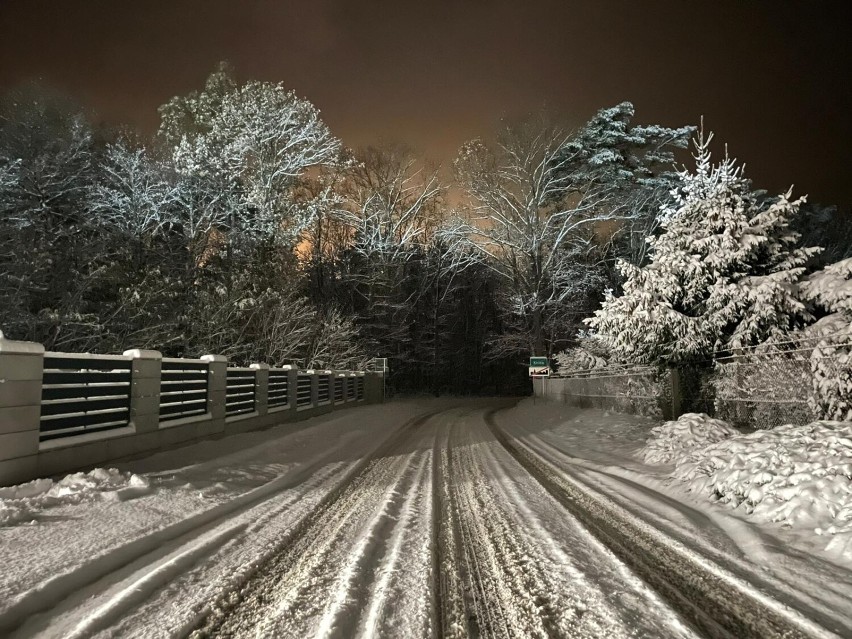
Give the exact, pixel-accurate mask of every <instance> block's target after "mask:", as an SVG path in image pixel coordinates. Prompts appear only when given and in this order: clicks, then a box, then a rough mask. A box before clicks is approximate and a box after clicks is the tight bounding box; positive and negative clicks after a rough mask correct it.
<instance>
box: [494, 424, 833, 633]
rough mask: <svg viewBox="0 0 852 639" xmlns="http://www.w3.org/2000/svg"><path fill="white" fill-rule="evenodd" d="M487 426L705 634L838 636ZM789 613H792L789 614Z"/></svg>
mask: <svg viewBox="0 0 852 639" xmlns="http://www.w3.org/2000/svg"><path fill="white" fill-rule="evenodd" d="M495 412H497V411H496V410H495V411H490V412H489V413H487V414H486V421H487V423H488V426H489V427H490V429H491V431H492V433H493V434H494V437H495V438H496V439H497V441H499V442H500V443H501V444H502V445H503V446H504V447H505V448H506V450H507V451H508V452H509V453H510V454H511V455H512V456H513V457H514V458H515V459H516V460H517V461H518V462H519V463H520V464H521V465H522V466H523V467H524V468H525V469H526V470H527V471H528V472H529V473H530V474H531V475H532V476H533V477H535V478H536V479H537V480H538V481H539V482H540V483H541V485H542V486H543V487H544V488H545V489H546V490H547V491H548V492H549V493H550V494H551V495H553V496H554V497H555V498H556V500H557V501H559V503H561V504H562V505H563V506H564V507H565V508H566V509H567V510H568V511H569V512H570V513H571V514H572V515H574V517H576V518H577V520H579V521H580V522H581V523H582V524H583V526H585V527H586V528H587V529H588V530H589V531H590V532H591V533H592V534H593V535H595V536H596V537H597V538H598V539H600V540H601V542H603V543H604V544H605V545H606V546H607V547H608V548H609V549H610V550H611V551H612V552H613V553H614V554H615V555H616V556H618V557H619V558H620V559H621V560H622V561H624V562H625V564H627V565H628V566H629V567H630V568H631V569H632V570H633V571H634V572H635V573H636V574H637V575H638V576H640V577H641V578H642V579H643V580H644V581H646V582H647V583H648V584H649V585H650V586H651V587H652V588H654V589H655V590H656V591H657V592H658V593H660V595H661V596H662V597H663V598H665V599H666V600H667V601H668V602H669V604H670V605H672V606H674V607H675V609H677V610H678V611H679V612H680V613H681V614H682V615H683V617H684V618H685V619H687V620H688V621H689V622H690V623H691V624H693V625H694V626H695V627H696V628H697V629H698V630H699V631H700V632H701V633H702V634H703V635H705V636H708V637H725V638H732V637H736V638H743V639H745V638H749V637H755V638H757V637H760V638H773V637H778V638H781V637H783V638H786V639H799V638H805V637H810V636H833V635H831V634H830V633H828V632H827V631H824V630H823V629H821V628H819V627H818V626H816V625H815V624H813V623H811V622H809V620H806V619H803V618H801V617H799V616H798V615H796V614H795V613H793V612H792V611H789V610H787V611H784V613H782V612H781V611H779V610H778V609H777V608H776V607H775V606H773V605H772V604H773V603H776V602H773V601H771V600H768V598H766V597H760V596H759V593H753V592H750V591H749V590H748V589H747V588H738V587H736V585H735V584H734V583H732V581H731V580H728V579H726V578H725V577H726V575H723V574H721V572H722V571H721V570H718V569H716V570H714V569H713V568H712V567H711V566H708V565H702V564H701V563H699V562H698V561H696V558H695V557H690V556H689V555H688V554H687V553H686V552H685V551H684V549H682V548H675V546H674V545H673V544H667V543H664V542H663V541H662V540H660V539H658V538H657V537H655V536H654V535H653V533H652V532H650V531H649V530H648V528H647V526H643V525H640V524H639V522H637V521H635V520H632V519H631V518H630V517H629V515H627V513H625V512H623V511H620V510H619V509H617V508H615V507H613V506H612V505H611V504H606V503H604V502H603V501H601V500H600V499H595V498H593V497H591V496H590V495H589V494H588V493H586V492H585V491H584V490H583V489H582V488H581V487H580V486H579V485H578V484H576V483H574V482H573V481H571V480H570V479H568V478H567V476H565V475H564V474H563V473H561V472H560V471H559V470H558V469H557V468H555V467H554V466H552V465H551V464H550V463H548V462H547V461H545V460H544V459H543V458H542V457H541V456H539V455H537V454H536V453H534V452H533V451H532V450H530V449H529V448H528V447H526V446H525V445H524V444H523V443H522V442H519V441H517V440H515V439H513V438H511V437H510V436H509V435H507V434H506V433H505V432H504V431H503V430H502V429H501V428H500V427H499V426H498V425H497V424H496V422H495V420H494V413H495ZM786 613H789V614H786Z"/></svg>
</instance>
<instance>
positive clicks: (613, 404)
mask: <svg viewBox="0 0 852 639" xmlns="http://www.w3.org/2000/svg"><path fill="white" fill-rule="evenodd" d="M545 386H546V387H550V388H551V391H550V392H551V393H553V392H554V390H555V392H556V393H557V394H558V395H559V396H560V398H561V400H562V401H564V402H566V403H568V404H571V405H572V406H578V407H580V408H601V409H607V410H614V411H617V412H620V413H632V414H635V415H647V416H649V417H658V418H663V417H668V413H669V411H667V407H669V406H671V382H670V373H669V371H661V370H658V369H656V368H651V367H647V366H641V367H640V366H637V367H619V368H615V367H613V368H600V369H592V370H588V371H573V372H571V373H567V374H565V375H561V376H559V377H555V378H551V379H550V380H547V382H545Z"/></svg>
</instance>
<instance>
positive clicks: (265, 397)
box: [249, 364, 269, 417]
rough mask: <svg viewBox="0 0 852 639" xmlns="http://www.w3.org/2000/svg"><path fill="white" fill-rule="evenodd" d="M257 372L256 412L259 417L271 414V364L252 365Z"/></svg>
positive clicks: (255, 388)
mask: <svg viewBox="0 0 852 639" xmlns="http://www.w3.org/2000/svg"><path fill="white" fill-rule="evenodd" d="M249 368H253V369H255V371H257V372H256V373H255V374H254V375H255V381H254V410H255V411H256V412H257V415H258V417H260V416H262V415H266V414H267V413H269V364H252V365H251V366H250V367H249Z"/></svg>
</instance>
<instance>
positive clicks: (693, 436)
mask: <svg viewBox="0 0 852 639" xmlns="http://www.w3.org/2000/svg"><path fill="white" fill-rule="evenodd" d="M738 434H739V431H737V430H736V429H734V428H732V427H731V426H729V425H728V424H727V423H726V422H723V421H722V420H721V419H713V418H712V417H709V416H708V415H706V414H705V413H685V414H683V415H681V416H680V417H679V418H678V419H677V420H675V421H670V422H666V423H664V424H662V425H660V426H654V428H652V429H651V436H650V437H649V438H648V440H647V442H646V443H645V448H644V449H643V454H644V457H645V461H646V462H647V463H649V464H667V463H670V462H673V461H678V460H679V459H681V458H682V457H683V455H685V454H687V453H690V452H692V451H693V450H698V449H702V448H704V447H705V446H707V445H708V444H713V443H715V442H718V441H722V440H724V439H727V438H729V437H733V436H735V435H738Z"/></svg>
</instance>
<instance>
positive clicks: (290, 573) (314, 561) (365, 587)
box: [194, 411, 446, 636]
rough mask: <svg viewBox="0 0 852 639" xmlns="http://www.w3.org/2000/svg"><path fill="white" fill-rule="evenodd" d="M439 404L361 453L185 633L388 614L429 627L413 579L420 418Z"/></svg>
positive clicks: (364, 623) (426, 590)
mask: <svg viewBox="0 0 852 639" xmlns="http://www.w3.org/2000/svg"><path fill="white" fill-rule="evenodd" d="M443 412H446V411H436V412H435V413H431V414H429V415H426V416H423V417H421V418H420V419H417V420H414V421H413V422H411V423H410V424H409V425H408V426H407V427H406V428H405V429H403V430H401V431H399V432H398V436H396V437H394V438H393V441H392V442H391V441H389V442H387V445H386V446H383V447H382V450H381V451H380V452H378V453H377V454H375V455H372V456H371V457H370V458H368V459H365V460H363V462H362V463H361V464H360V465H359V469H358V471H359V472H357V473H355V474H354V476H353V477H352V479H351V480H350V481H348V482H346V483H345V484H344V485H342V486H341V487H340V489H339V490H337V491H335V492H334V493H333V494H330V495H329V498H328V499H327V500H325V502H324V503H323V504H322V505H321V506H320V507H319V508H317V509H316V510H315V511H314V512H313V513H312V514H311V515H310V516H309V517H307V518H306V519H305V520H304V521H303V522H302V524H301V525H300V526H299V528H298V530H296V531H294V534H293V535H292V536H291V538H290V540H289V541H288V543H287V544H286V546H285V547H284V548H283V549H282V550H281V552H279V553H278V554H277V555H276V556H275V557H273V558H272V559H271V560H270V561H269V562H267V563H266V564H265V565H264V566H262V567H261V568H260V569H259V570H258V571H257V573H256V574H255V575H254V576H253V577H252V579H250V580H249V581H248V582H247V583H246V584H245V586H244V587H243V588H242V589H241V590H240V591H239V592H234V593H232V594H231V596H230V597H229V598H228V599H227V600H225V601H222V602H218V604H217V607H216V608H215V609H214V611H213V614H211V615H210V616H209V617H208V618H207V619H206V620H205V621H204V623H203V624H202V625H201V626H200V627H199V628H198V629H197V631H196V632H195V633H194V634H195V635H196V636H243V635H245V634H260V635H269V636H273V635H274V636H351V635H353V634H355V633H359V632H360V633H364V634H371V632H372V631H373V630H374V629H375V628H376V627H383V626H384V625H386V624H387V623H388V620H390V621H394V620H397V621H398V623H405V624H410V625H408V627H407V632H408V633H413V634H415V635H416V634H418V627H419V628H420V634H423V635H424V636H427V635H429V634H431V632H432V619H431V616H432V615H431V610H430V605H429V602H430V598H431V593H430V590H431V584H428V583H427V584H425V585H422V584H423V580H422V578H421V579H416V577H417V575H418V574H420V575H421V576H422V574H424V573H425V574H428V573H429V572H430V564H431V558H432V549H431V546H430V537H431V535H430V532H431V530H432V525H431V518H432V509H431V507H432V502H433V497H432V494H431V486H432V483H433V482H432V478H431V473H432V468H433V462H432V451H433V442H434V439H435V432H436V431H435V429H434V427H432V426H428V425H427V423H428V422H429V421H430V420H431V419H432V418H434V417H435V416H436V415H438V414H439V413H443ZM424 431H425V434H426V437H425V439H426V442H425V445H424V442H423V440H424ZM409 448H413V451H412V452H407V451H408V450H409ZM404 549H410V550H411V552H410V553H409V552H404ZM403 556H404V557H405V559H406V561H408V562H412V561H420V562H421V563H422V564H423V566H422V568H421V570H420V571H418V570H417V568H416V567H415V568H414V570H412V566H406V570H405V571H402V570H395V568H396V567H398V564H399V563H400V559H401V557H403ZM388 564H390V565H388ZM388 571H389V572H388ZM412 573H413V575H412ZM418 584H421V589H422V592H420V591H418V589H417V585H418ZM391 594H394V595H396V597H397V598H396V600H392V597H391ZM403 598H404V599H403ZM389 602H392V603H393V605H389ZM370 611H372V615H371V614H370ZM378 634H382V633H381V632H379V633H378Z"/></svg>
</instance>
